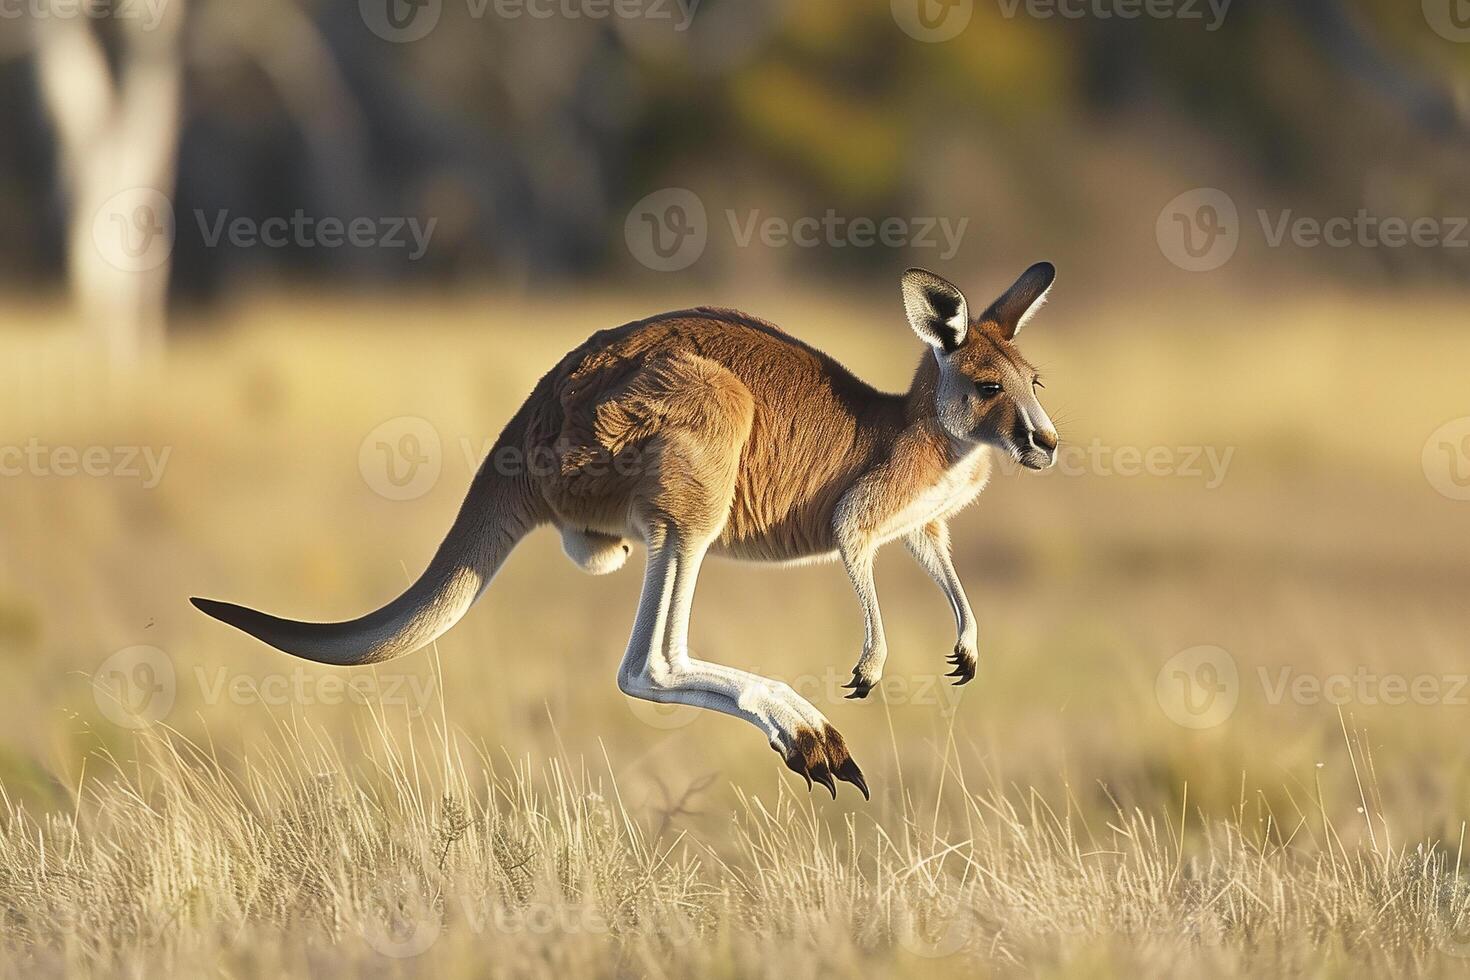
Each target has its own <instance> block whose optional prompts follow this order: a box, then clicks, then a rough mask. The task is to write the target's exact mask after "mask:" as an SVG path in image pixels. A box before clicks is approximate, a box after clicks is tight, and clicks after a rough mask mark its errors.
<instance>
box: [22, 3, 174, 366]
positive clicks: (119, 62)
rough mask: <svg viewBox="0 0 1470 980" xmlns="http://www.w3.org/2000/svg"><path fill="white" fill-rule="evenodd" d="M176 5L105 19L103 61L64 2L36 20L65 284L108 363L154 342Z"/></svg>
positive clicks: (86, 22)
mask: <svg viewBox="0 0 1470 980" xmlns="http://www.w3.org/2000/svg"><path fill="white" fill-rule="evenodd" d="M184 2H185V0H170V2H168V3H166V4H162V5H161V7H160V10H161V16H160V18H159V19H158V20H157V21H156V22H151V21H149V20H147V19H145V18H143V17H125V16H113V17H111V18H109V19H107V20H106V23H105V25H102V26H105V27H106V28H107V29H108V31H109V32H110V34H111V36H112V37H113V38H114V39H115V42H116V50H115V53H114V54H115V57H114V58H113V59H112V63H110V62H109V57H108V54H109V52H108V50H107V48H106V46H105V45H104V42H103V38H102V36H101V34H100V33H99V32H98V25H96V24H94V23H93V20H92V18H90V17H79V16H77V15H76V12H75V9H74V4H68V0H49V3H50V10H49V16H42V17H38V18H37V19H36V21H35V35H34V39H35V50H36V63H37V69H38V76H39V83H40V84H39V87H40V91H41V97H42V99H43V101H44V103H45V107H46V110H47V112H48V114H49V116H50V118H51V122H52V125H53V127H54V129H55V136H56V143H57V149H58V156H59V158H60V162H61V168H60V169H61V180H62V182H63V191H64V194H65V197H66V205H67V229H66V257H67V275H68V281H69V284H70V288H71V293H72V297H73V301H74V303H75V304H76V307H77V310H78V312H79V314H80V315H81V317H82V318H83V320H84V322H85V324H86V325H87V327H88V328H89V329H92V330H95V331H97V332H99V333H100V334H101V335H102V337H103V342H104V345H105V349H106V351H107V354H108V356H109V359H110V360H111V361H112V362H113V363H114V364H117V365H123V366H126V365H131V364H136V363H137V362H139V361H140V360H142V359H143V358H145V357H146V356H148V355H149V354H150V353H153V352H156V351H157V350H158V349H159V348H161V346H162V342H163V331H164V321H165V317H166V314H167V293H168V279H169V269H170V254H171V252H172V248H173V235H174V224H173V222H174V218H173V207H172V204H171V202H170V197H171V194H172V189H173V184H174V171H175V166H176V156H177V151H178V140H179V126H180V111H181V110H180V93H181V90H182V85H183V56H182V52H181V49H180V34H181V30H182V24H183V20H184V14H183V7H184ZM118 10H119V8H114V11H113V12H114V13H117V12H118ZM114 64H115V68H114V67H113V65H114Z"/></svg>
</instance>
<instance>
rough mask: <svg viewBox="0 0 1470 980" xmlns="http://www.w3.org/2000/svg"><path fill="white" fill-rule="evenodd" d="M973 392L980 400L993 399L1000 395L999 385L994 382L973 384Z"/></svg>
mask: <svg viewBox="0 0 1470 980" xmlns="http://www.w3.org/2000/svg"><path fill="white" fill-rule="evenodd" d="M975 391H976V392H977V393H978V394H979V395H980V397H981V398H994V397H995V396H996V395H998V394H1000V385H998V384H996V383H995V382H994V381H977V382H975Z"/></svg>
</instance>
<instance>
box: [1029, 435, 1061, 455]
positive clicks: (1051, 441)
mask: <svg viewBox="0 0 1470 980" xmlns="http://www.w3.org/2000/svg"><path fill="white" fill-rule="evenodd" d="M1030 438H1031V445H1032V446H1034V447H1035V448H1037V449H1040V450H1041V451H1042V452H1044V453H1046V454H1047V455H1048V456H1055V455H1056V453H1057V434H1056V431H1055V430H1053V429H1032V430H1031V435H1030Z"/></svg>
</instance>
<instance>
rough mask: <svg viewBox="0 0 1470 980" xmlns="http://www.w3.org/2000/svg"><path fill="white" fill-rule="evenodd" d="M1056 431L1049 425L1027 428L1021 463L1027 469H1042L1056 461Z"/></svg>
mask: <svg viewBox="0 0 1470 980" xmlns="http://www.w3.org/2000/svg"><path fill="white" fill-rule="evenodd" d="M1057 444H1058V439H1057V432H1056V430H1055V429H1052V428H1050V427H1048V428H1045V429H1028V430H1027V432H1026V445H1025V447H1024V448H1023V450H1022V452H1021V464H1022V465H1023V466H1026V467H1027V468H1028V469H1033V470H1044V469H1046V468H1047V467H1048V466H1051V465H1052V464H1053V463H1055V462H1056V461H1057Z"/></svg>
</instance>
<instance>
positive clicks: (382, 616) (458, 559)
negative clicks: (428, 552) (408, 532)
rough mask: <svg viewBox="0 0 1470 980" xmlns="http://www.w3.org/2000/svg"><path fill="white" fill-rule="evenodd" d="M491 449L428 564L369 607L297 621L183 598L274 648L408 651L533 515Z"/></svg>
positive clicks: (342, 657)
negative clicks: (336, 617) (354, 614)
mask: <svg viewBox="0 0 1470 980" xmlns="http://www.w3.org/2000/svg"><path fill="white" fill-rule="evenodd" d="M503 438H504V437H502V439H503ZM498 445H499V444H497V447H498ZM495 457H496V454H495V453H494V452H492V453H491V454H490V457H489V458H487V459H486V460H485V462H484V463H483V464H482V465H481V467H480V470H479V472H478V473H476V474H475V479H474V481H473V482H472V483H471V484H470V490H469V493H468V494H467V495H466V496H465V500H464V503H463V504H462V505H460V510H459V516H458V517H456V518H455V521H454V526H453V527H451V528H450V529H449V533H448V534H447V535H445V537H444V542H443V543H442V544H441V545H439V550H438V551H437V552H435V554H434V557H433V559H432V560H431V561H430V562H429V567H428V568H427V569H425V570H424V573H423V574H422V575H420V576H419V578H418V581H416V582H414V583H413V585H411V586H409V587H408V589H407V590H406V591H405V592H404V593H403V594H402V595H400V596H399V597H398V598H396V599H394V600H393V601H392V602H390V603H388V604H387V605H386V606H384V607H383V608H381V609H379V610H377V611H376V612H371V613H368V614H367V615H366V616H362V617H360V618H358V619H353V620H349V621H347V622H343V623H302V622H297V621H295V620H290V619H280V618H278V617H276V616H271V615H268V614H266V613H263V612H258V611H256V610H254V609H248V608H246V607H245V606H237V605H235V604H234V603H230V602H219V601H216V600H214V599H198V598H194V599H190V600H189V601H190V602H192V603H193V604H194V605H195V606H196V607H198V608H199V609H201V610H203V611H204V612H205V613H206V614H208V615H210V616H213V617H214V618H215V619H218V620H220V621H221V622H223V623H228V624H229V625H231V626H233V627H235V628H236V629H240V630H243V631H245V632H246V633H249V634H250V635H251V636H253V637H255V638H256V639H258V640H262V641H264V642H266V643H268V644H270V645H271V646H273V647H275V648H276V649H277V650H283V651H285V652H286V653H289V654H292V655H294V656H297V657H304V658H305V659H307V660H315V661H317V662H318V663H324V664H338V665H341V666H353V665H358V664H372V663H379V662H381V661H384V660H391V659H392V658H394V657H401V656H403V655H404V654H406V653H412V652H413V651H415V650H417V649H419V648H420V647H423V646H425V645H426V644H428V643H430V642H431V641H433V640H435V639H437V638H438V637H439V636H441V635H443V634H444V633H445V632H446V631H447V630H448V629H449V628H450V627H451V626H453V625H454V624H455V623H457V622H459V620H460V618H461V617H462V616H464V614H465V613H466V612H468V611H469V608H470V607H471V606H472V605H474V604H475V600H477V599H479V598H480V596H481V594H483V593H484V591H485V588H486V586H488V585H489V584H490V580H491V579H492V578H494V576H495V573H496V571H497V570H499V568H500V566H501V565H502V564H504V562H505V559H506V558H507V557H509V555H510V553H511V550H512V549H514V548H515V546H516V544H517V543H518V542H519V541H520V539H521V538H523V537H525V535H526V534H527V533H529V532H530V531H531V529H532V528H533V527H535V525H536V523H538V522H537V521H536V519H535V512H536V509H535V507H534V506H533V503H532V500H531V493H530V490H529V488H528V487H527V486H526V485H525V483H524V482H523V480H522V479H521V478H518V477H511V476H507V475H504V474H501V473H498V472H497V471H496V469H495V466H494V462H495Z"/></svg>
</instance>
